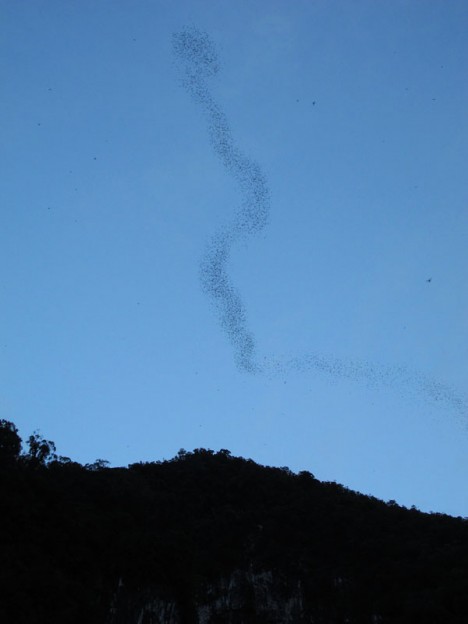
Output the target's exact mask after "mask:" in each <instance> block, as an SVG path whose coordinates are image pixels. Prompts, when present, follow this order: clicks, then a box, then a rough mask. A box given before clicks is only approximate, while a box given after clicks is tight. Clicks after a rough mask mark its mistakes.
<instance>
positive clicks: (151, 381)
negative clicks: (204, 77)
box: [0, 0, 468, 516]
mask: <svg viewBox="0 0 468 624" xmlns="http://www.w3.org/2000/svg"><path fill="white" fill-rule="evenodd" d="M0 22H1V48H2V53H1V61H0V63H1V83H2V93H1V98H0V104H1V108H2V116H1V124H2V141H1V145H0V153H1V171H2V173H3V176H2V178H3V180H2V185H1V187H0V202H1V204H0V205H1V206H2V209H1V214H0V219H1V221H0V254H1V267H2V269H1V273H0V304H1V305H0V418H6V419H8V420H13V421H14V422H15V423H16V424H17V425H18V427H19V429H20V434H21V435H22V436H23V438H26V437H27V436H28V435H29V434H30V433H32V431H33V430H35V429H39V430H40V432H41V433H42V434H43V435H44V436H45V437H46V438H48V439H52V440H54V441H55V443H56V445H57V449H58V452H59V453H61V454H63V455H68V456H70V457H72V458H73V459H76V460H78V461H81V462H91V461H94V459H96V458H104V459H107V460H109V461H110V462H111V464H112V465H126V464H128V463H131V462H135V461H140V460H147V461H151V460H158V459H163V458H167V459H168V458H170V457H172V456H174V455H175V454H176V453H177V451H178V450H179V449H180V448H182V447H183V448H185V449H187V450H192V449H194V448H197V447H205V448H212V449H215V450H218V449H220V448H227V449H229V450H231V452H232V453H233V454H236V455H242V456H244V457H250V458H252V459H254V460H255V461H257V462H259V463H262V464H267V465H274V466H285V465H287V466H289V467H290V468H291V469H292V470H295V471H296V470H309V471H311V472H312V473H314V474H315V475H316V477H318V478H320V479H322V480H328V481H332V480H336V481H338V482H340V483H342V484H344V485H346V486H348V487H350V488H353V489H356V490H359V491H361V492H364V493H367V494H372V495H374V496H377V497H379V498H382V499H384V500H388V499H395V500H396V501H397V502H398V503H400V504H403V505H406V506H411V505H413V504H414V505H416V506H417V507H418V508H420V509H422V510H424V511H438V512H446V513H451V514H454V515H461V516H468V489H467V487H466V483H467V478H468V427H467V424H468V408H467V404H468V403H467V398H466V390H467V378H468V314H467V310H468V289H467V278H468V261H467V251H466V250H467V249H468V190H467V189H468V184H467V182H466V178H467V176H466V163H467V162H468V122H467V110H468V54H467V53H468V40H467V37H466V33H467V32H468V5H467V3H466V1H465V0H459V1H458V0H451V1H450V2H446V1H445V0H440V1H439V0H438V1H435V0H434V1H433V0H426V1H425V2H419V1H416V0H415V1H413V2H410V1H408V0H405V1H400V0H381V1H375V0H372V1H370V0H369V1H365V0H362V1H359V0H356V1H353V2H351V1H344V0H343V1H336V2H332V1H329V0H327V1H325V0H321V1H312V0H307V1H301V0H297V1H294V2H290V1H281V2H279V1H271V0H268V1H266V0H265V1H254V2H247V1H245V2H240V1H239V2H232V1H231V0H229V1H228V0H216V1H215V0H210V1H198V0H191V1H178V2H169V1H161V0H153V1H149V0H138V1H136V2H130V1H123V0H113V1H112V2H111V1H104V0H102V1H97V0H89V1H88V0H79V1H78V0H76V1H71V0H70V1H66V2H64V1H63V0H47V1H41V0H35V1H32V0H31V1H25V2H16V1H13V0H10V1H5V0H3V1H0ZM187 27H195V28H197V29H199V30H200V31H202V32H206V33H207V34H208V35H209V37H210V39H211V40H212V41H213V42H214V44H215V46H216V48H217V51H218V55H219V60H220V70H219V72H218V75H217V76H215V77H214V78H211V79H210V82H209V89H210V93H211V95H212V97H213V98H214V99H215V100H216V102H217V104H218V105H219V107H220V108H221V109H222V111H223V112H224V114H225V116H226V118H227V119H228V121H229V126H230V131H231V134H232V137H233V140H234V141H235V144H236V145H237V146H238V148H239V149H240V150H242V152H243V153H244V154H245V155H246V156H247V157H248V158H250V159H252V160H253V161H255V162H256V163H258V165H259V167H260V168H261V170H262V172H263V174H264V175H265V178H266V180H267V182H268V188H269V193H270V215H269V223H268V226H267V227H265V228H264V229H263V230H262V231H261V232H259V233H258V234H257V235H255V236H251V237H248V238H247V237H246V238H245V240H241V241H240V242H239V244H237V245H234V246H233V248H232V255H231V258H230V261H229V264H228V267H229V274H230V278H231V280H232V282H233V284H234V285H235V287H236V289H237V290H238V292H239V294H240V296H241V297H242V301H243V305H244V308H245V311H246V319H247V321H246V322H247V323H248V327H249V330H250V331H251V332H252V335H253V336H254V337H255V343H256V349H257V353H258V358H259V359H260V360H262V361H265V362H286V363H288V362H289V364H288V365H284V366H283V365H278V366H277V368H276V372H274V373H271V374H270V373H268V374H264V373H257V374H251V373H248V372H245V371H243V370H240V369H239V368H238V367H237V366H236V362H235V357H234V353H233V349H232V346H231V344H230V343H229V340H228V337H227V336H226V333H225V332H224V331H223V328H222V327H221V326H220V324H219V322H218V317H217V314H216V310H214V309H213V306H212V305H211V303H210V300H209V297H207V296H206V293H204V292H203V289H202V287H201V284H200V262H201V260H202V258H203V254H204V252H205V250H206V248H207V245H208V244H209V241H210V240H211V237H212V236H213V235H214V234H215V232H216V231H218V230H219V228H222V227H225V226H226V224H229V222H230V220H232V218H233V215H234V214H235V213H236V210H238V207H239V203H240V201H241V197H240V193H239V188H238V186H237V185H236V183H235V180H234V179H233V178H232V176H230V175H229V172H227V171H226V169H225V168H224V167H223V164H222V163H221V162H220V160H219V159H218V157H217V156H216V154H215V152H214V151H213V149H212V145H211V144H210V140H209V135H208V129H207V121H206V117H205V116H204V114H203V111H202V110H201V109H200V107H199V106H197V104H196V102H194V101H193V100H192V99H191V98H190V96H189V94H188V93H187V91H186V90H184V88H183V86H181V82H180V75H181V74H180V66H178V63H177V59H176V58H175V57H174V54H173V49H172V36H173V33H178V32H180V31H182V30H183V29H184V28H187ZM314 102H315V104H314ZM427 280H431V281H427ZM317 354H318V356H317ZM312 356H314V357H322V358H324V361H327V362H338V363H340V364H339V365H338V368H337V366H335V367H333V366H332V367H329V368H330V369H331V372H328V373H327V372H326V371H325V372H324V371H323V370H320V369H319V368H317V367H316V366H309V365H308V364H307V365H301V366H296V367H294V366H293V365H292V364H291V362H298V361H300V362H302V363H304V362H309V361H310V358H311V357H312ZM356 363H357V364H356ZM356 365H357V366H364V368H365V370H367V371H377V372H376V374H375V376H374V377H372V375H369V374H367V373H366V374H364V375H363V376H359V375H357V376H356V375H346V374H343V371H345V372H346V370H348V369H349V367H350V366H351V368H352V367H353V366H356ZM340 367H341V368H340ZM337 370H338V374H335V373H336V371H337ZM395 370H397V371H399V372H398V373H397V374H396V375H395V376H394V377H392V372H391V371H395ZM401 371H403V373H402V372H401ZM437 384H440V385H437ZM434 387H435V388H440V392H439V391H438V392H437V393H436V396H435V395H434V392H432V391H431V390H430V389H431V388H434Z"/></svg>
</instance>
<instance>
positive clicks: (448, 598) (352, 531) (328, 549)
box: [0, 421, 468, 624]
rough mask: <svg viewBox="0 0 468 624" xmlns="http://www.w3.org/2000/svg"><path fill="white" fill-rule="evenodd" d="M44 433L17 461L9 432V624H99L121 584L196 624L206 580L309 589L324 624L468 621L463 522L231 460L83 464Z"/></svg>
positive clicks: (0, 448)
mask: <svg viewBox="0 0 468 624" xmlns="http://www.w3.org/2000/svg"><path fill="white" fill-rule="evenodd" d="M35 435H36V437H34V438H33V440H32V442H33V445H32V446H31V438H30V451H29V453H26V454H21V452H20V449H21V440H20V439H19V436H18V434H17V430H16V427H15V426H14V425H13V424H12V423H9V422H8V421H1V422H0V459H1V467H0V484H1V500H2V506H3V512H2V516H1V521H0V553H1V554H0V557H1V563H0V592H1V595H0V621H1V622H6V623H9V622H11V623H13V622H14V623H15V624H23V623H25V624H26V623H28V624H35V623H36V622H47V623H48V624H55V623H56V622H57V623H58V622H60V623H61V624H68V623H75V622H76V623H78V622H79V623H85V622H86V623H87V624H94V623H96V624H97V623H99V624H104V623H105V622H106V621H108V616H109V610H110V605H111V603H112V598H113V596H114V594H115V590H116V588H117V586H118V585H119V581H120V580H121V579H124V581H125V586H126V587H127V588H132V587H133V588H135V590H139V589H140V588H141V587H150V586H151V585H157V586H158V587H162V588H166V590H167V592H168V594H170V595H174V596H176V597H177V600H178V601H179V603H180V604H181V605H182V606H183V607H184V608H185V611H184V613H186V615H185V620H186V621H187V622H190V621H192V612H193V610H192V609H191V606H193V602H194V600H195V596H196V592H197V587H199V585H200V583H202V582H204V581H207V580H210V579H216V578H219V577H220V576H222V575H227V574H229V573H230V572H231V571H232V570H234V569H246V568H250V569H256V570H259V571H261V570H280V571H281V573H282V574H284V575H286V577H287V576H288V575H289V576H290V577H294V578H300V579H301V582H302V585H303V587H304V596H305V600H306V608H307V609H308V610H309V612H310V613H314V614H315V617H316V620H315V621H317V622H324V623H326V622H345V621H348V622H350V623H352V624H360V623H369V624H370V623H371V622H372V621H375V620H372V617H373V614H379V615H380V616H381V618H382V619H381V620H379V621H380V622H382V623H383V624H387V623H392V624H393V623H395V624H403V623H405V624H406V623H408V624H410V623H414V622H424V623H425V624H435V623H439V622H440V623H441V624H451V623H454V624H455V623H456V624H466V623H467V622H468V522H467V521H466V520H463V519H461V518H452V517H450V516H445V515H442V514H423V513H421V512H419V511H417V510H415V509H411V510H408V509H405V508H402V507H399V506H398V505H397V504H396V503H394V502H391V503H389V504H385V503H383V502H382V501H379V500H377V499H375V498H373V497H369V496H363V495H361V494H357V493H355V492H352V491H350V490H348V489H346V488H344V487H342V486H340V485H337V484H335V483H321V482H319V481H317V480H316V479H315V478H314V477H313V475H311V474H310V473H307V472H301V473H299V474H298V475H295V474H293V473H291V472H290V471H289V470H288V469H278V468H267V467H263V466H259V465H257V464H255V463H254V462H253V461H251V460H245V459H242V458H238V457H232V456H231V455H230V453H229V451H226V450H221V451H219V452H218V453H214V452H213V451H210V450H206V449H197V450H195V451H193V452H191V453H187V452H185V451H180V452H179V454H178V455H177V457H175V458H174V459H172V460H170V461H164V462H154V463H139V464H133V465H131V466H129V467H128V468H109V467H107V463H106V462H104V461H103V460H98V461H96V462H95V463H94V464H91V465H87V466H81V465H80V464H77V463H75V462H72V461H71V460H69V459H68V458H62V457H57V456H56V455H55V446H54V445H53V443H51V442H50V441H43V440H42V438H40V436H38V434H35ZM18 440H19V442H18ZM34 444H35V445H36V446H34ZM44 444H45V445H47V448H48V451H49V452H47V449H46V448H45V446H44ZM41 445H42V446H41ZM41 448H42V449H43V452H42V451H41ZM346 618H347V620H346Z"/></svg>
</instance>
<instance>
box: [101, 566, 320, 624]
mask: <svg viewBox="0 0 468 624" xmlns="http://www.w3.org/2000/svg"><path fill="white" fill-rule="evenodd" d="M188 622H190V623H193V624H215V623H216V624H250V623H251V624H254V623H255V624H262V623H265V624H267V623H268V624H304V623H305V622H308V623H311V622H315V619H314V618H313V617H312V615H311V614H306V613H305V609H304V601H303V592H302V585H301V581H300V580H299V579H295V580H291V579H288V580H285V579H284V577H281V576H280V575H278V574H275V573H273V572H272V571H271V570H267V571H262V572H254V571H251V570H235V571H234V572H232V573H231V574H230V575H228V576H225V577H222V578H220V579H218V580H216V581H215V582H211V583H204V584H201V585H200V587H199V588H198V589H197V591H196V592H195V597H194V599H192V600H190V601H189V603H187V602H185V604H184V600H183V598H182V599H180V598H179V599H177V598H176V597H175V596H174V595H171V594H170V593H168V592H167V590H163V589H162V588H158V587H153V588H144V589H143V588H139V589H137V590H133V591H130V590H127V589H126V587H125V584H124V583H123V582H121V583H120V586H119V588H118V590H117V592H116V594H115V597H114V601H113V604H112V608H111V614H110V620H109V624H187V623H188Z"/></svg>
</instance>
